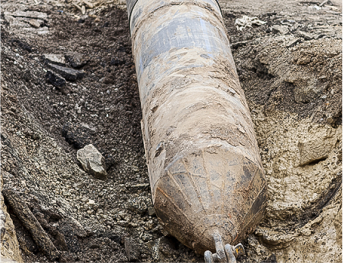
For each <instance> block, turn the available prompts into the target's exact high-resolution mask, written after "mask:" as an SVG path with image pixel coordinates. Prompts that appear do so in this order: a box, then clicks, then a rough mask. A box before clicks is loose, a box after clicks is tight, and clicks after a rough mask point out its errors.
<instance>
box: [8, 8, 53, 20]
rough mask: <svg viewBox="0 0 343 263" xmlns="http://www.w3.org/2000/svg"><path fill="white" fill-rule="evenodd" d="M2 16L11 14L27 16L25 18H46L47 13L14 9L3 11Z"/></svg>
mask: <svg viewBox="0 0 343 263" xmlns="http://www.w3.org/2000/svg"><path fill="white" fill-rule="evenodd" d="M4 16H5V17H6V16H13V17H27V18H34V19H42V20H47V19H48V15H47V13H43V12H37V11H26V12H24V11H19V10H18V11H15V12H13V13H12V12H4Z"/></svg>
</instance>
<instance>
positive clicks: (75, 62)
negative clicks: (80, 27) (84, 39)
mask: <svg viewBox="0 0 343 263" xmlns="http://www.w3.org/2000/svg"><path fill="white" fill-rule="evenodd" d="M65 58H66V60H67V61H68V62H69V65H70V66H71V67H73V68H81V67H83V66H84V65H86V64H87V62H88V60H89V59H88V58H87V57H86V56H84V55H83V54H80V53H69V54H67V55H66V56H65Z"/></svg>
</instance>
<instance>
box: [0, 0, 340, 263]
mask: <svg viewBox="0 0 343 263" xmlns="http://www.w3.org/2000/svg"><path fill="white" fill-rule="evenodd" d="M87 3H88V4H87ZM320 4H321V2H316V1H312V2H306V1H305V2H298V1H292V0H289V1H261V2H260V1H253V2H251V1H244V0H239V1H235V2H232V1H222V2H221V7H222V12H223V17H224V21H225V24H226V27H227V30H228V35H229V37H230V41H231V49H232V53H233V56H234V59H235V63H236V66H237V72H238V75H239V77H240V82H241V85H242V88H243V89H244V91H245V95H246V98H247V101H248V104H249V107H250V110H251V116H252V119H253V122H254V124H255V132H256V137H257V141H258V144H259V149H260V154H261V157H262V162H263V166H264V169H265V173H266V178H267V181H268V200H269V201H268V207H267V214H266V216H265V218H264V220H263V221H262V222H261V224H260V225H259V226H258V228H257V229H256V231H255V232H254V233H253V234H251V235H250V236H249V237H248V238H247V239H246V240H243V244H244V246H245V248H246V255H245V256H242V257H240V258H239V259H238V261H239V262H311V263H312V262H341V260H342V251H341V246H342V235H341V233H342V228H341V225H342V216H341V214H342V212H341V204H342V198H341V181H342V169H341V165H342V153H341V149H342V143H341V138H342V132H341V123H342V122H341V120H342V118H341V115H342V111H341V109H342V103H341V100H342V93H341V83H342V70H341V69H342V48H341V47H342V34H341V30H342V22H341V12H342V11H341V5H340V4H339V2H335V1H328V2H326V3H325V4H324V5H322V6H320ZM82 10H83V11H84V13H85V14H84V15H83V14H82V12H83V11H82ZM245 15H246V16H249V17H254V16H257V17H258V19H260V20H261V21H264V22H266V23H265V24H263V25H260V26H255V25H253V26H252V27H246V28H243V29H242V30H241V31H240V30H238V29H237V28H236V26H235V20H236V19H238V18H242V17H243V16H245ZM1 44H2V49H1V62H2V63H1V89H2V93H1V144H2V154H1V164H2V169H1V176H2V180H3V183H2V185H1V186H2V188H3V189H10V190H15V192H16V193H17V195H19V196H20V197H21V198H22V200H25V202H26V205H27V207H28V208H29V209H30V211H31V212H32V214H33V215H34V217H35V218H36V219H37V221H38V222H39V224H40V225H41V226H42V229H43V231H44V232H46V233H47V235H48V236H49V238H50V240H51V241H52V243H53V244H54V246H55V247H56V248H57V250H58V251H59V253H60V256H59V258H58V260H57V261H58V262H119V261H154V262H161V261H163V262H181V261H182V262H199V261H202V260H203V258H202V256H201V255H196V254H195V253H194V252H193V251H192V250H190V249H188V248H186V247H185V246H183V245H182V244H180V243H179V242H178V241H177V240H175V239H174V238H173V237H170V236H168V235H167V233H165V232H164V231H163V229H162V228H161V226H160V225H159V223H158V220H157V218H156V215H155V212H154V209H153V204H152V202H151V197H150V187H149V178H148V174H147V168H146V164H145V155H144V147H143V143H142V137H141V128H140V120H141V105H140V100H139V94H138V87H137V82H136V76H135V67H134V64H133V58H132V54H131V43H130V35H129V27H128V19H127V14H126V10H125V6H124V5H123V4H122V3H120V2H113V1H108V2H105V1H89V2H87V1H79V2H78V1H73V2H71V1H48V0H44V1H40V0H36V1H34V2H32V1H11V0H9V1H3V2H2V10H1ZM56 65H57V66H60V67H66V68H69V69H73V70H77V71H78V73H77V74H76V73H75V72H68V74H69V75H64V76H61V75H63V74H66V73H63V72H61V71H60V72H57V71H58V70H57V69H56ZM49 72H50V73H49ZM74 73H75V74H74ZM87 144H93V145H94V146H95V147H96V148H97V149H98V150H99V151H100V153H101V154H102V155H103V156H104V158H105V163H106V170H107V174H108V178H107V180H99V179H96V178H94V177H93V176H92V175H89V174H87V173H86V172H84V171H83V169H82V167H81V166H80V165H79V163H78V161H77V159H76V152H77V150H78V149H80V148H82V147H84V146H85V145H87ZM6 193H8V192H6V191H4V195H5V198H4V199H3V197H2V196H1V207H2V209H3V211H2V212H3V213H2V214H0V219H1V224H0V227H1V241H2V247H1V256H2V257H3V258H10V259H13V260H16V261H18V262H37V261H38V262H50V261H52V259H51V258H49V256H48V253H46V251H44V249H41V248H40V247H39V246H38V245H37V243H36V242H35V241H34V238H33V236H32V233H30V232H29V231H28V230H27V227H25V226H24V225H25V223H23V222H22V220H20V217H18V215H17V214H16V212H15V211H14V209H13V207H11V206H10V205H9V202H8V200H10V199H11V196H9V195H8V194H7V195H8V196H6ZM3 200H4V202H3ZM5 205H7V210H5V208H6V206H5ZM3 229H4V230H3Z"/></svg>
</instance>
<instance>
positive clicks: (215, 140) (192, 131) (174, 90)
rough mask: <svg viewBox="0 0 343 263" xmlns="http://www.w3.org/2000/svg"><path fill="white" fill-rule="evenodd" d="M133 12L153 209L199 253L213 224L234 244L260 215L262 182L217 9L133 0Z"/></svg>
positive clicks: (211, 3)
mask: <svg viewBox="0 0 343 263" xmlns="http://www.w3.org/2000/svg"><path fill="white" fill-rule="evenodd" d="M128 6H129V5H128ZM130 8H132V6H130ZM130 17H131V19H130V26H131V37H132V49H133V54H134V58H135V64H136V71H137V79H138V86H139V91H140V98H141V104H142V112H143V119H142V132H143V138H144V147H145V151H146V157H147V165H148V170H149V177H150V183H151V190H152V196H153V201H154V205H155V209H156V213H157V216H158V217H159V219H160V222H161V224H162V225H163V226H164V228H165V229H166V230H168V231H169V232H170V233H171V234H172V235H174V236H175V237H176V238H178V239H179V240H180V241H181V242H182V243H184V244H185V245H187V246H189V247H191V248H193V249H195V250H196V251H197V252H199V253H203V251H204V250H206V249H211V250H214V243H213V239H212V235H213V233H214V232H219V233H220V234H221V235H222V238H223V240H224V242H226V243H231V244H235V243H238V242H239V241H241V239H242V238H244V237H245V236H246V235H247V234H248V233H249V232H251V231H252V230H253V228H254V226H255V225H256V224H257V223H258V222H259V220H260V219H261V217H262V216H263V213H264V208H265V202H266V191H265V189H266V181H265V178H264V172H263V168H262V165H261V160H260V156H259V150H258V147H257V143H256V139H255V133H254V130H253V124H252V122H251V119H250V113H249V108H248V106H247V103H246V100H245V97H244V93H243V90H242V89H241V87H240V84H239V80H238V76H237V73H236V68H235V64H234V61H233V58H232V55H231V50H230V47H229V41H228V38H227V35H226V30H225V26H224V24H223V21H222V17H221V13H220V8H219V6H218V4H217V2H216V1H215V0H194V1H187V0H185V1H181V0H176V1H171V0H168V1H161V0H145V1H142V0H138V1H137V2H136V3H135V5H134V7H133V9H132V12H131V16H130Z"/></svg>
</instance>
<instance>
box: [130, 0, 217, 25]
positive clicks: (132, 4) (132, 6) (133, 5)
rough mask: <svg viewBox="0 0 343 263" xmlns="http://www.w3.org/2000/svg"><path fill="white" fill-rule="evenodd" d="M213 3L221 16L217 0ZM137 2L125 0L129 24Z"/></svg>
mask: <svg viewBox="0 0 343 263" xmlns="http://www.w3.org/2000/svg"><path fill="white" fill-rule="evenodd" d="M215 1H216V3H217V5H218V7H219V10H220V13H221V14H222V15H223V12H222V9H221V7H220V4H219V2H218V0H215ZM137 2H138V0H126V9H127V14H128V17H129V23H130V21H131V14H132V10H133V8H134V7H135V5H136V3H137Z"/></svg>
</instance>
